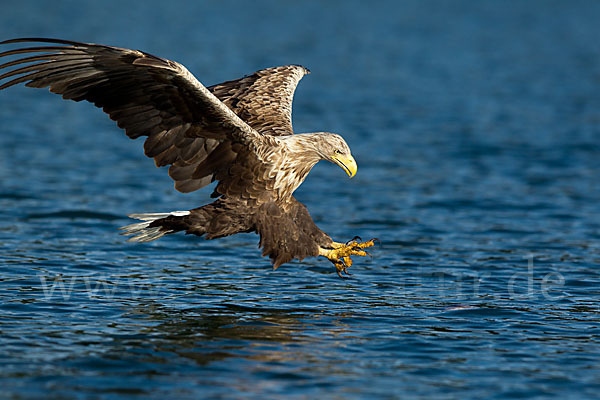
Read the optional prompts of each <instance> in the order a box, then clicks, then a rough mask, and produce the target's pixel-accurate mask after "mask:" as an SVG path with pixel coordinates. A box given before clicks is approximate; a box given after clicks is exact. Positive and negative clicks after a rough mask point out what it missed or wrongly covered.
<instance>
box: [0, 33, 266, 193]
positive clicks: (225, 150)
mask: <svg viewBox="0 0 600 400" xmlns="http://www.w3.org/2000/svg"><path fill="white" fill-rule="evenodd" d="M20 42H42V43H49V45H44V46H37V47H27V48H18V49H14V50H9V51H5V52H2V53H0V58H2V57H9V56H20V55H24V57H23V58H17V59H14V60H12V61H8V62H5V63H4V64H2V65H0V71H2V70H3V69H6V68H9V67H15V68H13V69H12V70H9V71H8V72H5V73H3V74H2V75H0V84H1V85H0V90H1V89H5V88H8V87H10V86H13V85H16V84H19V83H25V85H26V86H29V87H36V88H41V87H49V88H50V91H51V92H53V93H57V94H61V95H62V97H63V98H65V99H70V100H74V101H81V100H87V101H89V102H91V103H93V104H95V105H96V106H97V107H100V108H102V109H103V110H104V111H105V112H106V113H108V114H109V115H110V117H111V118H112V119H113V120H115V121H117V124H118V126H119V127H121V128H124V129H125V132H126V134H127V135H128V136H129V137H130V138H132V139H134V138H137V137H140V136H147V139H146V141H145V143H144V152H145V154H146V155H147V156H148V157H152V158H154V160H155V163H156V165H157V166H159V167H160V166H165V165H170V164H171V165H172V166H171V168H170V170H169V173H170V175H171V177H172V178H173V179H174V180H175V181H176V184H175V187H176V188H177V189H178V190H180V191H183V192H190V191H193V190H196V189H199V188H201V187H203V186H205V185H207V184H208V183H210V182H211V180H212V178H213V174H214V173H215V172H216V171H219V170H220V169H223V168H224V167H226V166H227V163H229V162H231V161H232V160H233V159H235V157H236V154H235V153H233V152H232V144H240V145H243V147H244V148H256V147H257V146H260V143H262V138H263V136H262V135H261V134H259V133H258V132H256V131H255V130H254V129H252V128H251V127H250V126H249V125H248V124H247V123H245V122H244V121H243V120H242V119H240V118H239V117H238V116H237V115H236V114H235V113H234V112H232V111H231V109H230V108H228V107H227V106H225V104H224V103H223V102H221V101H220V100H219V99H218V98H217V97H216V96H215V95H213V94H212V93H211V92H210V91H209V90H208V89H207V88H206V87H204V86H203V85H202V84H201V83H200V82H198V80H196V78H195V77H194V76H193V75H192V74H191V73H190V72H189V71H188V70H187V69H186V68H185V67H184V66H182V65H181V64H178V63H176V62H173V61H170V60H166V59H163V58H160V57H156V56H153V55H151V54H148V53H144V52H141V51H137V50H129V49H122V48H117V47H111V46H104V45H97V44H86V43H79V42H71V41H66V40H55V39H41V38H35V39H13V40H7V41H4V42H0V44H9V43H20ZM229 100H230V101H231V98H229ZM214 152H217V154H218V155H219V156H220V158H217V157H215V156H213V157H210V156H211V154H213V153H214Z"/></svg>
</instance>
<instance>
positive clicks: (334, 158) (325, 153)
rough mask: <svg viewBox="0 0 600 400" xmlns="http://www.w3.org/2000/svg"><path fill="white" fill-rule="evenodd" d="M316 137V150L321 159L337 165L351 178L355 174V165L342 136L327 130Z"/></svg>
mask: <svg viewBox="0 0 600 400" xmlns="http://www.w3.org/2000/svg"><path fill="white" fill-rule="evenodd" d="M318 137H319V140H318V151H319V155H320V156H321V159H322V160H327V161H330V162H332V163H335V164H337V165H339V166H340V167H342V169H343V170H344V171H346V173H347V174H348V176H349V177H350V178H352V177H353V176H354V175H355V174H356V169H357V165H356V161H355V160H354V157H352V153H351V152H350V147H348V144H347V143H346V141H345V140H344V138H342V137H341V136H340V135H338V134H336V133H329V132H322V133H319V134H318Z"/></svg>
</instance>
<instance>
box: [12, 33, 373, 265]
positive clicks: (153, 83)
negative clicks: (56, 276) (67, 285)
mask: <svg viewBox="0 0 600 400" xmlns="http://www.w3.org/2000/svg"><path fill="white" fill-rule="evenodd" d="M14 43H28V44H27V45H24V46H29V47H20V48H16V49H15V48H13V49H9V50H6V51H4V52H1V53H0V58H4V60H9V61H6V62H4V63H3V64H1V65H0V73H2V74H1V75H0V90H2V89H6V88H8V87H11V86H13V85H17V84H20V83H24V84H25V86H28V87H34V88H44V87H48V88H49V90H50V92H52V93H57V94H60V95H62V97H63V99H68V100H74V101H82V100H86V101H88V102H90V103H93V104H94V105H95V106H96V107H99V108H101V109H102V110H103V111H104V112H105V113H107V114H108V115H109V116H110V118H111V119H112V120H114V121H116V122H117V125H118V126H119V127H120V128H122V129H124V130H125V133H126V134H127V136H128V137H130V138H131V139H136V138H138V137H141V136H145V137H146V139H145V141H144V153H145V155H146V156H148V157H150V158H153V159H154V162H155V164H156V166H157V167H163V166H169V168H168V172H169V176H170V177H171V178H172V179H173V180H174V181H175V189H176V190H178V191H180V192H183V193H188V192H193V191H195V190H198V189H200V188H203V187H205V186H207V185H208V184H210V183H211V182H214V181H216V182H217V184H216V186H215V188H214V191H213V192H212V194H211V197H212V198H215V200H214V201H213V202H212V203H210V204H206V205H203V206H201V207H198V208H194V209H191V210H188V211H172V212H168V213H139V214H131V215H129V217H131V218H133V219H136V220H138V221H141V222H137V223H134V224H131V225H128V226H124V227H122V228H120V229H122V234H123V235H130V238H129V239H128V240H129V241H133V242H149V241H152V240H155V239H158V238H160V237H162V236H164V235H168V234H172V233H176V232H185V233H186V234H194V235H198V236H204V238H206V239H216V238H220V237H224V236H229V235H234V234H236V233H241V232H255V233H257V234H258V235H259V236H260V242H259V247H260V248H262V255H263V256H269V258H270V259H271V261H272V264H273V268H275V269H276V268H277V267H279V266H280V265H282V264H283V263H286V262H289V261H291V260H292V259H299V260H302V259H304V258H305V257H317V256H323V257H325V258H327V259H328V260H330V261H331V262H332V263H333V265H334V266H335V268H336V272H337V274H338V275H339V276H340V277H343V276H344V275H342V274H346V275H348V271H347V268H348V267H350V266H351V265H352V259H351V258H350V257H351V256H354V255H357V256H366V255H368V253H367V251H366V250H365V248H368V247H371V246H373V245H374V241H375V240H376V239H372V240H369V241H366V242H361V239H360V238H359V237H358V236H356V237H355V238H354V239H352V240H350V241H348V242H345V243H343V242H335V241H333V239H332V238H331V237H330V236H329V235H327V234H326V233H325V232H323V231H322V230H320V229H319V228H318V227H317V225H316V224H315V223H314V222H313V220H312V218H311V216H310V214H309V213H308V210H307V208H306V206H304V205H303V204H302V203H300V202H299V201H298V200H296V199H295V198H294V196H293V193H294V191H295V190H296V189H297V188H298V186H300V184H302V182H303V181H304V179H305V178H306V176H307V175H308V173H309V172H310V170H311V169H312V167H313V166H314V165H315V164H316V163H318V162H319V161H321V160H326V161H330V162H332V163H335V164H337V165H338V166H340V167H341V168H342V169H343V170H344V171H345V172H346V173H347V174H348V176H349V177H350V178H352V177H353V176H354V175H355V174H356V170H357V165H356V162H355V160H354V158H353V157H352V154H351V152H350V148H349V147H348V145H347V144H346V142H345V141H344V139H343V138H342V137H341V136H340V135H337V134H335V133H330V132H316V133H301V134H294V131H293V128H292V101H293V96H294V91H295V89H296V86H297V84H298V82H299V81H300V79H302V77H303V76H304V75H306V74H308V73H309V72H310V71H309V70H308V69H306V68H305V67H303V66H300V65H285V66H279V67H272V68H266V69H262V70H259V71H256V72H254V73H252V74H250V75H246V76H244V77H243V78H240V79H235V80H231V81H227V82H223V83H220V84H217V85H214V86H209V87H205V86H204V85H202V83H200V82H199V81H198V80H197V79H196V78H195V77H194V75H192V74H191V73H190V72H189V71H188V70H187V69H186V68H185V67H184V66H183V65H181V64H179V63H177V62H174V61H171V60H167V59H165V58H161V57H157V56H154V55H152V54H149V53H146V52H143V51H139V50H130V49H125V48H119V47H113V46H106V45H101V44H93V43H82V42H74V41H68V40H61V39H48V38H19V39H11V40H5V41H2V42H0V45H9V44H14ZM11 47H14V46H11ZM6 57H8V59H7V58H6ZM5 71H6V72H5Z"/></svg>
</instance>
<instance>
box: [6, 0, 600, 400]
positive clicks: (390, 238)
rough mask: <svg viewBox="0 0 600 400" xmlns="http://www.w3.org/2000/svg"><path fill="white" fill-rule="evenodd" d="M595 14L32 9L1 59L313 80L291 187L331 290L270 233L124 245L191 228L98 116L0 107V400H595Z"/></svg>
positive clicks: (460, 8)
mask: <svg viewBox="0 0 600 400" xmlns="http://www.w3.org/2000/svg"><path fill="white" fill-rule="evenodd" d="M598 21H600V2H596V1H571V0H564V1H562V0H552V1H542V0H530V1H492V0H482V1H475V0H473V1H468V0H456V1H451V2H450V1H433V0H413V1H405V0H402V1H398V0H395V1H372V2H366V1H365V2H363V1H328V2H321V1H303V2H281V1H252V2H235V1H218V2H216V1H194V2H191V1H190V2H183V1H168V2H165V1H150V0H148V1H144V2H133V1H129V0H120V1H115V0H105V1H101V2H100V1H98V2H84V1H59V0H57V1H52V2H48V1H41V0H39V1H35V0H22V1H19V2H13V3H11V4H10V5H3V6H2V12H0V38H2V39H7V38H12V37H20V36H44V37H59V38H65V39H72V40H80V41H88V42H96V43H105V44H112V45H117V46H121V47H128V48H136V49H142V50H145V51H148V52H150V53H154V54H157V55H161V56H164V57H167V58H170V59H173V60H177V61H179V62H182V63H183V64H185V65H186V66H187V67H188V68H189V69H190V70H191V71H192V72H193V73H194V74H195V75H196V76H197V77H198V79H199V80H200V81H201V82H203V83H205V84H207V85H210V84H214V83H217V82H221V81H224V80H228V79H234V78H237V77H240V76H243V75H244V74H248V73H251V72H253V71H255V70H257V69H260V68H265V67H269V66H274V65H283V64H302V65H305V66H306V67H308V68H310V69H311V71H312V74H311V75H309V76H307V77H305V79H303V81H302V82H301V84H300V86H299V87H298V90H297V92H296V100H295V103H294V126H295V129H296V131H298V132H306V131H322V130H326V131H333V132H338V133H340V134H342V135H343V136H344V137H345V138H346V139H347V141H348V143H349V145H350V147H351V148H352V149H353V153H354V155H355V157H356V160H357V162H358V166H359V168H358V175H357V176H356V178H355V179H353V180H348V179H347V177H346V175H345V174H344V172H343V171H342V170H341V169H340V168H338V167H336V166H334V165H332V164H327V163H321V164H319V165H318V166H317V167H316V168H315V169H314V170H313V171H312V172H311V174H310V175H309V177H308V180H307V181H306V182H305V183H304V184H303V185H302V186H301V187H300V189H299V190H298V191H297V192H296V196H297V198H298V199H299V200H301V201H302V202H304V203H305V204H306V205H307V207H308V208H309V210H310V212H311V214H312V215H313V217H314V219H315V221H316V222H317V224H319V226H320V227H321V228H322V229H323V230H325V231H326V232H328V233H329V234H331V235H332V236H333V237H334V238H335V239H337V240H339V241H345V240H348V239H351V238H352V237H354V236H355V235H360V236H361V237H362V238H363V239H368V238H372V237H377V238H379V239H381V242H382V245H381V246H380V247H376V248H374V250H373V251H372V254H373V257H372V258H368V257H366V258H360V259H358V258H357V259H356V260H355V264H354V265H353V266H352V268H351V272H352V273H353V276H352V278H350V279H345V280H342V279H340V278H338V276H337V275H336V274H335V271H334V269H333V267H332V266H331V264H330V263H329V262H327V261H326V260H324V259H314V258H313V259H306V260H304V261H302V262H290V263H288V264H285V265H283V266H282V267H280V268H279V269H278V270H277V271H273V270H272V269H271V267H270V264H269V261H268V259H265V258H261V257H260V251H259V250H258V249H257V247H256V246H257V243H258V237H257V236H256V235H254V234H246V235H236V236H233V237H230V238H225V239H219V240H215V241H205V240H202V239H198V238H196V237H189V236H185V235H173V236H170V237H166V238H163V239H161V240H159V241H156V242H153V243H149V244H131V243H127V242H125V241H124V239H123V237H122V236H119V234H118V230H117V228H118V227H119V226H122V225H126V224H128V223H130V222H131V221H130V220H129V219H128V218H127V217H126V215H127V214H129V213H133V212H164V211H171V210H186V209H190V208H194V207H197V206H200V205H202V204H205V203H206V202H208V201H210V199H209V194H210V192H211V190H210V188H208V189H207V190H203V191H200V192H198V193H192V194H187V195H184V194H180V193H177V192H175V191H174V190H173V188H172V181H171V180H170V179H169V177H168V176H167V173H166V171H165V170H164V169H156V168H154V166H153V162H152V160H149V159H147V158H145V157H144V156H143V153H142V143H141V140H138V141H131V140H129V139H128V138H127V137H125V135H124V134H123V133H122V132H121V131H120V130H119V129H118V128H117V127H116V126H115V123H114V122H112V121H110V120H109V119H108V118H107V117H106V116H105V115H104V114H103V113H102V112H101V111H100V110H97V109H95V108H94V107H92V106H91V105H90V104H87V103H73V102H66V101H62V100H61V99H60V97H58V96H56V95H52V94H49V93H48V92H47V91H45V90H33V89H29V88H24V87H13V88H10V89H9V90H6V91H2V92H0V182H1V185H0V262H1V265H0V398H8V399H30V398H31V399H33V398H44V399H124V398H142V399H165V398H177V399H198V398H213V399H224V398H252V399H254V398H261V399H268V398H291V399H314V398H339V399H342V398H343V399H390V398H402V399H412V398H415V399H430V398H443V399H467V398H478V399H514V398H525V399H542V398H557V399H580V398H582V399H583V398H597V396H598V393H599V392H600V324H599V317H600V306H599V300H600V299H599V294H600V289H599V287H600V274H599V269H598V268H599V264H600V184H599V182H600V180H599V178H600V94H599V93H600V40H599V38H600V23H598Z"/></svg>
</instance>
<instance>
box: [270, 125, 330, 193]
mask: <svg viewBox="0 0 600 400" xmlns="http://www.w3.org/2000/svg"><path fill="white" fill-rule="evenodd" d="M315 135H317V134H313V133H303V134H297V135H293V136H287V137H285V138H283V140H282V141H281V143H282V146H283V153H284V156H283V158H282V164H281V165H280V166H279V170H278V172H277V176H276V178H275V189H276V190H277V192H278V194H279V197H280V198H282V199H285V198H289V197H290V196H291V195H292V193H294V191H295V190H296V189H297V188H298V186H300V185H301V184H302V182H304V179H306V176H307V175H308V173H309V172H310V170H311V169H312V167H314V166H315V164H316V163H318V162H319V161H321V160H322V159H323V157H322V156H321V153H320V152H319V150H318V149H317V148H316V147H315V140H314V136H315Z"/></svg>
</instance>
